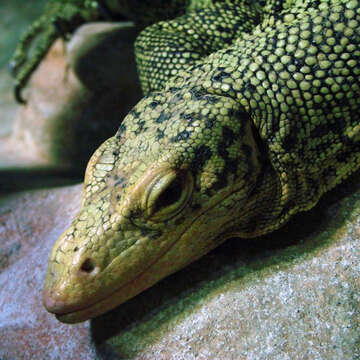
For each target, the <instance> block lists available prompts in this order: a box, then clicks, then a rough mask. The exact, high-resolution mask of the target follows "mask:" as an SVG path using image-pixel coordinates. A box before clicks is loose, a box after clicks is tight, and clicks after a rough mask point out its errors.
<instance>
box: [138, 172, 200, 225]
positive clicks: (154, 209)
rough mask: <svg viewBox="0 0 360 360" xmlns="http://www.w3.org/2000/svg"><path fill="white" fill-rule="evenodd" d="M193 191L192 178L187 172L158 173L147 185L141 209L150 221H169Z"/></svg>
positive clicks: (182, 206) (183, 205)
mask: <svg viewBox="0 0 360 360" xmlns="http://www.w3.org/2000/svg"><path fill="white" fill-rule="evenodd" d="M192 190H193V178H192V175H191V174H190V173H188V172H177V171H175V170H170V171H167V172H166V173H160V174H158V176H155V177H154V179H153V181H152V182H151V183H150V184H149V186H148V188H147V191H146V194H145V196H144V198H143V204H142V207H143V209H144V210H145V214H146V215H147V217H148V218H149V219H150V220H152V221H155V222H157V221H164V220H169V219H171V218H173V217H175V216H176V215H178V214H179V213H180V212H181V211H182V210H183V209H184V207H185V205H186V204H187V202H188V200H189V199H190V196H191V194H192Z"/></svg>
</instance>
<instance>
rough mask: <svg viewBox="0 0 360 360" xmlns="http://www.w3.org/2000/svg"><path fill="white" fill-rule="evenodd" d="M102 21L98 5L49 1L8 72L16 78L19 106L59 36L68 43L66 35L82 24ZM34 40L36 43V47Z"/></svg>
mask: <svg viewBox="0 0 360 360" xmlns="http://www.w3.org/2000/svg"><path fill="white" fill-rule="evenodd" d="M94 4H95V5H94ZM100 18H101V14H100V11H99V5H98V3H97V2H87V1H80V3H73V2H61V1H59V0H53V1H50V2H49V3H48V4H47V6H46V8H45V11H44V14H43V15H42V16H41V17H40V18H39V19H38V20H36V21H35V22H34V24H33V25H32V26H31V27H30V29H29V30H28V31H27V32H25V33H24V35H23V36H22V37H21V39H20V41H19V43H18V45H17V47H16V49H15V52H14V55H13V57H12V58H11V60H10V64H9V68H10V71H11V72H12V73H13V75H14V77H15V86H14V95H15V98H16V100H17V101H18V102H20V103H24V102H25V101H24V99H23V98H22V96H21V90H22V89H23V88H24V86H25V85H26V83H27V81H28V79H29V77H30V75H31V74H32V72H33V71H34V70H35V69H36V67H37V66H38V64H39V63H40V61H41V59H42V58H43V57H44V56H45V54H46V53H47V51H48V50H49V48H50V46H51V45H52V43H53V42H54V41H55V39H56V38H57V37H58V36H59V35H60V36H61V37H63V38H65V39H66V37H67V35H68V34H70V33H71V32H73V30H74V29H76V28H77V27H78V26H80V25H81V24H83V23H85V22H87V21H94V20H97V19H100ZM34 40H37V41H36V43H35V44H34Z"/></svg>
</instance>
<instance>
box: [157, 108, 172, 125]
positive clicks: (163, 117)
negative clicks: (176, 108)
mask: <svg viewBox="0 0 360 360" xmlns="http://www.w3.org/2000/svg"><path fill="white" fill-rule="evenodd" d="M168 119H169V115H168V114H166V113H165V111H164V110H163V111H162V112H161V114H160V116H159V117H158V118H157V119H156V120H155V122H157V123H158V124H162V123H163V122H164V121H166V120H168Z"/></svg>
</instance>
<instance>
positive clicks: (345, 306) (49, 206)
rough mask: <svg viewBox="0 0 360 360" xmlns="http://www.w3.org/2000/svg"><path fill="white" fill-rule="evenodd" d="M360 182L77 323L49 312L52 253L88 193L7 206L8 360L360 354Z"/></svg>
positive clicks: (23, 197)
mask: <svg viewBox="0 0 360 360" xmlns="http://www.w3.org/2000/svg"><path fill="white" fill-rule="evenodd" d="M357 184H359V174H358V175H357V177H353V178H352V181H350V182H348V183H346V184H345V185H343V186H341V187H340V188H338V189H336V191H333V192H331V193H330V194H329V195H327V196H326V197H325V198H324V199H323V200H322V201H321V203H320V204H319V206H317V207H316V208H315V209H313V210H312V211H310V212H308V213H303V214H300V215H299V216H296V218H295V219H294V220H293V221H292V222H291V223H290V224H289V225H288V226H286V227H285V228H283V229H281V230H279V231H277V232H275V233H273V234H271V235H270V236H266V237H263V238H259V239H252V240H246V241H245V240H240V239H232V240H229V241H227V242H226V243H225V244H224V245H222V246H220V247H219V248H218V249H216V250H215V251H213V252H212V253H210V254H209V255H208V256H206V257H204V258H202V259H201V260H199V261H198V262H196V263H194V264H193V265H191V266H189V267H187V268H186V269H184V270H182V271H180V272H178V273H176V274H174V275H172V276H170V277H168V278H167V279H165V280H163V281H162V282H160V283H159V284H157V285H156V286H154V287H152V288H151V289H149V290H148V291H146V292H144V293H142V294H140V295H139V296H137V297H136V298H134V299H132V300H130V301H128V302H127V303H125V304H123V305H122V306H120V307H118V308H117V309H115V310H114V311H111V312H109V313H107V314H105V315H103V316H101V317H99V318H97V319H94V320H92V321H90V322H86V323H83V324H79V325H75V326H70V325H64V324H61V323H59V322H57V320H56V319H55V318H54V317H53V316H52V315H50V314H48V313H46V311H45V310H44V309H43V307H42V305H41V289H42V284H43V281H44V277H45V270H46V262H47V257H48V254H49V252H50V249H51V246H52V244H53V242H54V241H55V239H56V238H57V237H58V236H59V235H60V233H61V232H62V231H63V230H64V229H65V228H66V227H67V226H68V225H69V223H70V222H71V219H72V217H73V216H74V215H75V213H76V212H77V211H78V207H79V204H80V192H81V185H75V186H72V187H64V188H58V189H49V190H41V191H35V192H24V193H18V194H13V195H8V196H3V197H2V198H0V244H1V245H0V257H1V260H0V266H1V271H2V272H1V273H0V358H1V359H3V360H5V359H6V360H8V359H39V354H42V358H44V359H65V360H66V359H176V360H178V359H249V360H250V359H256V360H257V359H266V360H268V359H281V360H282V359H324V360H325V359H326V360H327V359H344V360H355V359H359V358H360V352H359V350H360V347H359V340H360V338H359V334H360V332H359V330H360V328H359V323H360V314H359V308H360V307H359V303H360V301H359V300H360V296H359V288H360V287H359V285H360V284H359V279H360V268H359V257H360V256H359V255H360V251H359V250H360V242H359V235H360V186H359V185H357Z"/></svg>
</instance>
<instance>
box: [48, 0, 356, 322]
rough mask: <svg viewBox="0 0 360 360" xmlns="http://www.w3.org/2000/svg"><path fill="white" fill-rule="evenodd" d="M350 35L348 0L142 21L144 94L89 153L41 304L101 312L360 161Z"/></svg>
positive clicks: (309, 202) (63, 311)
mask: <svg viewBox="0 0 360 360" xmlns="http://www.w3.org/2000/svg"><path fill="white" fill-rule="evenodd" d="M194 23H196V24H198V27H197V29H198V30H197V32H194V31H193V29H194V28H193V27H192V24H194ZM359 40H360V2H359V1H358V0H350V1H348V0H347V1H345V0H344V1H340V0H323V1H303V0H301V1H297V0H293V1H287V2H285V3H284V5H283V9H282V10H281V8H279V4H277V3H270V4H267V5H266V7H264V10H263V11H260V12H259V7H258V6H257V5H256V4H254V2H251V1H249V2H248V3H246V2H236V1H227V2H216V1H215V2H214V4H210V3H208V4H207V6H206V7H205V8H204V9H196V10H194V11H189V12H188V13H187V14H185V15H184V16H182V17H179V18H177V19H174V20H170V21H168V22H161V23H160V24H154V25H151V26H150V27H147V28H146V29H145V30H144V31H143V32H142V33H141V34H140V36H139V37H138V39H137V42H136V51H137V61H138V65H139V72H140V78H141V81H142V84H143V87H144V91H145V92H146V93H147V95H146V96H145V98H144V99H143V100H142V101H140V102H139V103H138V104H137V105H136V106H135V107H134V109H133V110H132V111H131V112H130V113H129V115H128V116H127V117H126V118H125V119H124V121H123V123H122V124H121V126H120V128H119V130H118V132H117V133H116V135H115V136H114V137H112V138H110V139H108V140H107V141H106V142H105V143H104V144H103V145H102V146H101V147H100V148H99V149H98V150H97V151H96V152H95V154H94V155H93V156H92V158H91V159H90V161H89V164H88V167H87V170H86V175H85V188H84V196H83V203H82V207H81V210H80V213H79V214H78V216H77V217H76V218H75V219H74V221H73V223H72V225H71V226H70V227H69V229H67V230H66V231H65V232H64V233H63V234H62V236H61V237H60V238H59V239H58V241H57V242H56V244H55V246H54V248H53V250H52V252H51V255H50V261H49V268H48V274H47V278H46V284H45V288H44V304H45V306H46V307H47V309H48V310H49V311H50V312H52V313H55V314H56V316H57V318H58V319H59V320H60V321H62V322H66V323H74V322H79V321H84V320H86V319H89V318H92V317H94V316H97V315H99V314H101V313H104V312H106V311H108V310H110V309H112V308H113V307H115V306H117V305H119V304H121V303H122V302H124V301H126V300H127V299H129V298H131V297H133V296H135V295H136V294H138V293H139V292H141V291H143V290H144V289H146V288H148V287H150V286H151V285H153V284H154V283H156V282H157V281H159V280H160V279H162V278H164V277H165V276H167V275H169V274H171V273H173V272H175V271H177V270H179V269H180V268H182V267H184V266H186V265H187V264H189V263H191V262H192V261H194V260H196V259H198V258H199V257H201V256H203V255H204V254H206V253H207V252H208V251H210V250H211V249H213V248H214V247H216V246H217V245H218V244H220V243H221V242H223V241H224V240H226V239H227V238H229V237H233V236H238V237H243V238H245V237H256V236H259V235H262V234H265V233H268V232H271V231H273V230H275V229H277V228H279V227H280V226H282V225H283V224H284V223H285V222H286V221H287V220H288V219H289V218H290V217H291V216H292V215H293V214H295V213H297V212H299V211H304V210H308V209H310V208H311V207H313V206H314V205H315V204H316V203H317V202H318V200H319V198H320V197H321V195H322V194H323V193H324V192H326V191H328V190H329V189H331V188H333V187H334V186H335V185H336V184H338V183H340V182H341V181H342V180H343V179H345V178H346V177H348V176H349V175H350V174H351V173H352V172H354V171H355V170H357V169H358V168H359V165H360V152H359V149H360V121H359V113H360V97H359V94H360V83H359V74H360V62H359V57H360V46H359Z"/></svg>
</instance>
